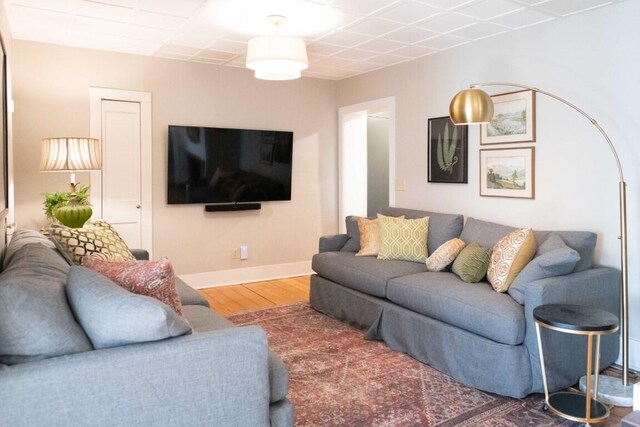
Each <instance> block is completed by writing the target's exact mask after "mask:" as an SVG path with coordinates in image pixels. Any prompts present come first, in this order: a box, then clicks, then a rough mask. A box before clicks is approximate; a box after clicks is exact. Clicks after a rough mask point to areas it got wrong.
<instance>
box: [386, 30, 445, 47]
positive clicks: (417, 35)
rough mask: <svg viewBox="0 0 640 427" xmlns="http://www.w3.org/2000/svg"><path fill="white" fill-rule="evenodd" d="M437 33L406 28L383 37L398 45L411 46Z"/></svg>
mask: <svg viewBox="0 0 640 427" xmlns="http://www.w3.org/2000/svg"><path fill="white" fill-rule="evenodd" d="M436 35H437V33H434V32H432V31H428V30H424V29H422V28H418V27H406V28H404V29H402V30H400V31H396V32H394V33H391V34H387V35H386V36H385V38H386V39H389V40H393V41H396V42H400V43H406V44H412V43H416V42H419V41H421V40H425V39H428V38H430V37H434V36H436Z"/></svg>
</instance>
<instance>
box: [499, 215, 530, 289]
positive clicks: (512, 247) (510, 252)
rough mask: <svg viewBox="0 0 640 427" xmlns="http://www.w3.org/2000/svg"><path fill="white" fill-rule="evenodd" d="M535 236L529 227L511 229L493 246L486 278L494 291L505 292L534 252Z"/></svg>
mask: <svg viewBox="0 0 640 427" xmlns="http://www.w3.org/2000/svg"><path fill="white" fill-rule="evenodd" d="M536 248H537V243H536V238H535V237H534V236H533V231H532V230H531V229H530V228H521V229H519V230H515V231H512V232H511V233H509V234H507V235H506V236H504V237H503V238H502V239H500V240H499V241H498V243H496V244H495V246H494V247H493V253H492V254H491V261H490V262H489V269H488V270H487V279H489V283H491V286H493V289H494V290H495V291H496V292H507V290H508V289H509V286H510V285H511V282H513V279H515V278H516V276H517V275H518V273H520V271H522V269H523V268H524V267H525V266H526V265H527V263H529V261H531V259H532V258H533V256H534V255H535V254H536Z"/></svg>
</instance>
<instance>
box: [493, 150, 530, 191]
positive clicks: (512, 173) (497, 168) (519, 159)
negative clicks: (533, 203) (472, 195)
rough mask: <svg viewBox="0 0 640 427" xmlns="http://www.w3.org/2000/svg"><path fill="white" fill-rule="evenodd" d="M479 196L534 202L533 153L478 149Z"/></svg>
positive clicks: (528, 151)
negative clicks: (530, 200) (512, 198)
mask: <svg viewBox="0 0 640 427" xmlns="http://www.w3.org/2000/svg"><path fill="white" fill-rule="evenodd" d="M480 196H489V197H514V198H518V199H535V149H534V148H533V147H526V148H493V149H481V150H480Z"/></svg>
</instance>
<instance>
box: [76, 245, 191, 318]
mask: <svg viewBox="0 0 640 427" xmlns="http://www.w3.org/2000/svg"><path fill="white" fill-rule="evenodd" d="M82 265H83V266H85V267H87V268H90V269H92V270H95V271H97V272H98V273H101V274H103V275H104V276H106V277H108V278H109V279H111V280H113V281H114V282H115V283H117V284H118V285H119V286H121V287H123V288H124V289H127V290H128V291H130V292H133V293H134V294H138V295H146V296H148V297H153V298H156V299H158V300H159V301H162V302H163V303H165V304H167V305H168V306H169V307H171V308H173V309H174V310H175V311H176V313H178V314H179V315H181V316H182V304H181V303H180V297H179V296H178V290H177V288H176V276H175V273H174V272H173V266H172V265H171V263H170V262H169V259H168V258H164V257H163V258H160V259H159V260H158V261H108V260H104V259H100V258H99V257H96V256H93V255H89V256H85V257H84V258H83V260H82Z"/></svg>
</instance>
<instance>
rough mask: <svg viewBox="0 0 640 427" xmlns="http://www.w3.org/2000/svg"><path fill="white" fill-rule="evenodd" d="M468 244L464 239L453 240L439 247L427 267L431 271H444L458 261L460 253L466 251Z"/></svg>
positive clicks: (428, 260) (431, 256) (428, 261)
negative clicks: (454, 261)
mask: <svg viewBox="0 0 640 427" xmlns="http://www.w3.org/2000/svg"><path fill="white" fill-rule="evenodd" d="M465 246H466V243H465V242H464V240H462V239H458V238H455V239H451V240H448V241H446V242H444V243H443V244H442V245H440V246H439V247H438V249H436V250H435V251H434V252H433V253H432V254H431V255H429V258H427V261H426V265H427V270H429V271H442V270H444V269H445V268H447V266H448V265H449V264H451V263H452V262H453V260H455V259H456V257H457V256H458V254H459V253H460V251H462V249H464V247H465Z"/></svg>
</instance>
